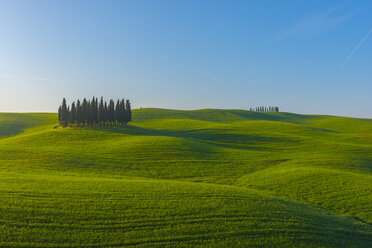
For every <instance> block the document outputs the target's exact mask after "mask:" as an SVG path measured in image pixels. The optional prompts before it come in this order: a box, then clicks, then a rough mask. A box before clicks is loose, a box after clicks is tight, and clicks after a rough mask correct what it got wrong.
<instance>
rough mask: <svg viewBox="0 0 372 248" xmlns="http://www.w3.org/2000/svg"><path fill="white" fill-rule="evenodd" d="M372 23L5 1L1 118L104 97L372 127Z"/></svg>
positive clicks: (298, 14) (247, 5)
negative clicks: (336, 118) (365, 120)
mask: <svg viewBox="0 0 372 248" xmlns="http://www.w3.org/2000/svg"><path fill="white" fill-rule="evenodd" d="M371 13H372V1H369V0H368V1H367V0H366V1H362V0H360V1H325V0H322V1H300V0H298V1H275V0H272V1H265V0H260V1H258V0H257V1H227V0H226V1H218V0H213V1H189V0H188V1H186V0H185V1H161V0H151V1H150V0H148V1H140V0H133V1H107V0H106V1H103V0H102V1H79V0H71V1H68V0H65V1H48V0H46V1H42V0H38V1H36V0H35V1H20V0H10V1H4V0H0V35H1V39H0V86H1V87H0V112H56V109H57V107H58V105H59V104H60V102H61V99H62V97H66V98H67V100H68V101H69V102H71V101H72V100H75V99H76V98H84V97H89V98H91V97H92V96H98V97H99V96H104V97H105V98H119V97H120V98H121V97H124V98H129V99H131V101H132V104H133V106H134V107H135V108H139V107H162V108H172V109H200V108H229V109H233V108H238V109H249V108H250V107H253V106H259V105H265V106H269V105H275V106H279V107H280V108H281V110H282V111H286V112H295V113H308V114H334V115H344V116H357V117H370V118H372V93H371V92H372V34H371V36H368V37H366V35H367V34H368V32H369V31H370V30H371V28H372V14H371ZM361 41H363V42H362V43H360V42H361ZM356 48H357V49H356ZM355 49H356V50H355ZM353 51H354V52H353ZM350 55H352V56H351V57H350ZM348 58H349V59H348ZM345 61H346V63H345Z"/></svg>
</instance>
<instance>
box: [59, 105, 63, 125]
mask: <svg viewBox="0 0 372 248" xmlns="http://www.w3.org/2000/svg"><path fill="white" fill-rule="evenodd" d="M58 121H59V125H60V126H62V122H63V119H62V105H61V106H59V108H58Z"/></svg>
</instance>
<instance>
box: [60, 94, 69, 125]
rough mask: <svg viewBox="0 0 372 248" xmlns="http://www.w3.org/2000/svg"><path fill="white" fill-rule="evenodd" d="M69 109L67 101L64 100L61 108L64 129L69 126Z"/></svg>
mask: <svg viewBox="0 0 372 248" xmlns="http://www.w3.org/2000/svg"><path fill="white" fill-rule="evenodd" d="M68 115H69V113H68V109H67V104H66V99H65V98H63V100H62V106H61V121H62V122H61V124H62V126H63V127H66V126H67V125H68Z"/></svg>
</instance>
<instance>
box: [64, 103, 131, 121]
mask: <svg viewBox="0 0 372 248" xmlns="http://www.w3.org/2000/svg"><path fill="white" fill-rule="evenodd" d="M58 120H59V124H60V125H61V126H62V127H67V126H77V127H79V126H113V125H115V126H117V125H125V126H127V123H128V122H130V121H131V120H132V110H131V104H130V101H129V100H126V101H125V100H124V99H121V100H117V101H116V104H115V102H114V100H112V99H111V100H110V101H109V103H107V102H106V101H104V99H103V97H101V99H100V101H98V98H96V97H93V99H92V100H87V99H86V98H84V99H83V101H80V100H79V99H78V100H77V101H76V102H72V104H71V106H68V105H67V103H66V99H65V98H63V101H62V104H61V106H60V107H59V108H58Z"/></svg>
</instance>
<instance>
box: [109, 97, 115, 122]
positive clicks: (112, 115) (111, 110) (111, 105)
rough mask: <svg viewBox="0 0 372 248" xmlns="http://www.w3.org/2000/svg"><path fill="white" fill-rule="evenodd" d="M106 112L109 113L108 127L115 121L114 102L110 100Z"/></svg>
mask: <svg viewBox="0 0 372 248" xmlns="http://www.w3.org/2000/svg"><path fill="white" fill-rule="evenodd" d="M108 112H109V117H110V118H109V119H110V125H111V124H113V123H114V121H115V102H114V100H112V99H110V102H109V105H108Z"/></svg>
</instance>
